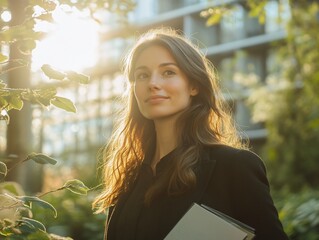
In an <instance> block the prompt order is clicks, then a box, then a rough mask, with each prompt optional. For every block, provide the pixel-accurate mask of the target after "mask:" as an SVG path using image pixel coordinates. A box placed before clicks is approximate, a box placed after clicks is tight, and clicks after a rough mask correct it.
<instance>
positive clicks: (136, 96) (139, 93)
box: [134, 84, 143, 102]
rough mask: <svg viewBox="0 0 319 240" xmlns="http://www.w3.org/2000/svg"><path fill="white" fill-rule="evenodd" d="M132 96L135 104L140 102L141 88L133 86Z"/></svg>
mask: <svg viewBox="0 0 319 240" xmlns="http://www.w3.org/2000/svg"><path fill="white" fill-rule="evenodd" d="M134 96H135V99H136V101H137V102H140V101H141V98H142V96H143V90H142V88H141V86H139V85H137V84H134Z"/></svg>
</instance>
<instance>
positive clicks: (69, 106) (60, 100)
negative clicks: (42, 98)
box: [51, 96, 76, 113]
mask: <svg viewBox="0 0 319 240" xmlns="http://www.w3.org/2000/svg"><path fill="white" fill-rule="evenodd" d="M51 103H52V104H53V105H54V106H56V107H58V108H61V109H64V110H66V111H68V112H74V113H75V112H76V107H75V106H74V104H73V102H72V101H71V100H70V99H67V98H64V97H58V96H56V97H55V98H54V99H52V100H51Z"/></svg>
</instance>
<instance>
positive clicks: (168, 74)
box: [163, 70, 176, 77]
mask: <svg viewBox="0 0 319 240" xmlns="http://www.w3.org/2000/svg"><path fill="white" fill-rule="evenodd" d="M175 74H176V73H175V72H173V71H171V70H166V71H164V73H163V76H164V77H169V76H172V75H175Z"/></svg>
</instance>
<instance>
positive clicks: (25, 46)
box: [18, 39, 37, 55]
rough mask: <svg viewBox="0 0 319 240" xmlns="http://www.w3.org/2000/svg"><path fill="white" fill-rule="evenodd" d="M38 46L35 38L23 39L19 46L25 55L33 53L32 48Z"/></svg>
mask: <svg viewBox="0 0 319 240" xmlns="http://www.w3.org/2000/svg"><path fill="white" fill-rule="evenodd" d="M36 46H37V44H36V42H35V40H32V39H27V40H23V41H21V43H20V44H19V46H18V48H19V51H20V52H21V53H23V54H25V55H29V54H31V53H32V50H33V49H35V48H36Z"/></svg>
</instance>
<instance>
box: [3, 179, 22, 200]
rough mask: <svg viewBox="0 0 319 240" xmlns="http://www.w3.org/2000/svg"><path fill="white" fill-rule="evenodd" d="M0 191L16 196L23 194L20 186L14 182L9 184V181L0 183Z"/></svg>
mask: <svg viewBox="0 0 319 240" xmlns="http://www.w3.org/2000/svg"><path fill="white" fill-rule="evenodd" d="M0 191H1V192H2V193H3V192H9V193H11V194H10V195H12V194H13V195H14V196H18V195H21V193H23V190H22V188H21V185H20V184H18V183H16V182H11V181H5V182H2V183H0Z"/></svg>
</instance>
